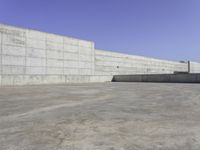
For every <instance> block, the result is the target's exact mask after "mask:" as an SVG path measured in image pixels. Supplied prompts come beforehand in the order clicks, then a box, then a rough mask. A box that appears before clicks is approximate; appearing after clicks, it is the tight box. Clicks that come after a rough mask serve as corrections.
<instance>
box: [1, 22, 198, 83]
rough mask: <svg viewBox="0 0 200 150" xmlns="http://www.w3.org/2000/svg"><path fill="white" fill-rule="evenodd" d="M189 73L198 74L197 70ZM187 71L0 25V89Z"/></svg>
mask: <svg viewBox="0 0 200 150" xmlns="http://www.w3.org/2000/svg"><path fill="white" fill-rule="evenodd" d="M192 66H195V67H191V68H194V69H193V71H195V72H198V69H199V68H198V66H197V65H192ZM174 71H184V72H185V71H188V66H187V64H186V63H179V62H173V61H165V60H158V59H152V58H146V57H140V56H132V55H125V54H120V53H113V52H108V51H101V50H95V46H94V42H92V41H85V40H80V39H76V38H71V37H65V36H60V35H55V34H50V33H44V32H40V31H35V30H29V29H23V28H18V27H13V26H7V25H2V24H0V85H1V86H4V85H26V84H51V83H77V82H104V81H111V79H112V77H113V75H118V74H151V73H173V72H174Z"/></svg>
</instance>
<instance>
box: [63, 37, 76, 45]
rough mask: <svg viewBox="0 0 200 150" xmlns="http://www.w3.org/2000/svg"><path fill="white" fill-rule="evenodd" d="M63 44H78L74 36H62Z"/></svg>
mask: <svg viewBox="0 0 200 150" xmlns="http://www.w3.org/2000/svg"><path fill="white" fill-rule="evenodd" d="M63 40H64V44H65V45H75V46H78V43H79V40H78V39H74V38H70V37H64V38H63Z"/></svg>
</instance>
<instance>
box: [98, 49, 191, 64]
mask: <svg viewBox="0 0 200 150" xmlns="http://www.w3.org/2000/svg"><path fill="white" fill-rule="evenodd" d="M95 51H100V52H107V53H113V54H117V55H123V56H124V57H136V58H142V59H152V60H158V61H167V62H174V63H183V64H184V63H185V64H187V63H188V61H185V62H182V61H175V60H167V59H159V58H153V57H147V56H139V55H131V54H125V53H120V52H114V51H111V50H102V49H95Z"/></svg>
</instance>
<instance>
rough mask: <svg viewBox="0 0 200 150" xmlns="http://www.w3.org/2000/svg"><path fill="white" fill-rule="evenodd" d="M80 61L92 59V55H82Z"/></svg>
mask: <svg viewBox="0 0 200 150" xmlns="http://www.w3.org/2000/svg"><path fill="white" fill-rule="evenodd" d="M79 59H80V61H89V62H90V61H92V56H90V55H80V56H79Z"/></svg>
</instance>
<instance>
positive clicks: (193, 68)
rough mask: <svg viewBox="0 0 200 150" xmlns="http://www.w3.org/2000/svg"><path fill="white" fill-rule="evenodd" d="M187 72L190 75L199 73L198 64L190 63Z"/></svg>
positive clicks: (199, 65)
mask: <svg viewBox="0 0 200 150" xmlns="http://www.w3.org/2000/svg"><path fill="white" fill-rule="evenodd" d="M189 70H190V73H200V63H197V62H192V61H190V62H189Z"/></svg>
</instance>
